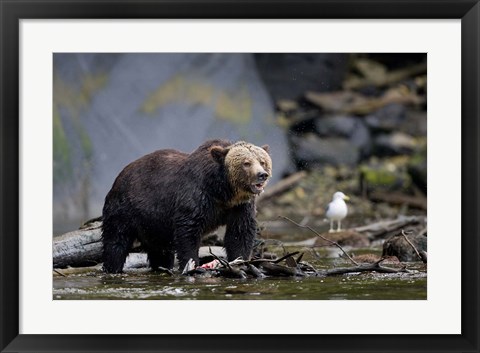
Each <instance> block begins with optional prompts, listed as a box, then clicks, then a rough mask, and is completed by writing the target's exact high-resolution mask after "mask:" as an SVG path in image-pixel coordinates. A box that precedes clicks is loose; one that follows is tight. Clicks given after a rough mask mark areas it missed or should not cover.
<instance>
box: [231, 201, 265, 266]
mask: <svg viewBox="0 0 480 353" xmlns="http://www.w3.org/2000/svg"><path fill="white" fill-rule="evenodd" d="M256 233H257V222H256V220H255V204H254V202H253V201H251V202H249V203H246V204H241V205H238V206H235V207H234V208H232V210H231V212H230V213H229V215H228V218H227V229H226V232H225V240H224V245H225V250H226V251H227V259H228V261H233V260H235V259H236V258H238V257H241V258H243V259H244V260H249V259H250V257H251V256H252V250H253V244H254V241H255V236H256Z"/></svg>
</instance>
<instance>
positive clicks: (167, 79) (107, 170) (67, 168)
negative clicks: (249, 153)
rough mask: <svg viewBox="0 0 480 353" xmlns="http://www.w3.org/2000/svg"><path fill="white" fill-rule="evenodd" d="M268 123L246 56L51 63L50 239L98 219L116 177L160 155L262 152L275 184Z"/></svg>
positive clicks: (56, 59)
mask: <svg viewBox="0 0 480 353" xmlns="http://www.w3.org/2000/svg"><path fill="white" fill-rule="evenodd" d="M274 116H275V112H274V109H273V101H272V99H271V97H270V95H269V93H268V91H267V90H266V88H265V85H264V84H263V82H262V80H261V78H260V77H259V75H258V72H257V68H256V63H255V59H254V55H252V54H208V53H190V54H189V53H183V54H182V53H122V54H102V53H95V54H86V53H62V54H54V56H53V179H54V182H53V224H54V225H53V227H54V233H59V232H60V226H61V225H62V223H64V226H63V229H65V230H68V229H73V228H75V226H76V225H78V224H80V223H81V222H82V221H83V220H85V219H88V218H91V217H92V216H94V215H98V214H101V210H102V207H103V202H104V199H105V195H106V193H107V192H108V190H109V189H110V187H111V186H112V183H113V181H114V180H115V177H116V175H118V173H119V172H120V171H121V170H122V168H123V167H125V166H126V165H127V164H128V163H130V162H132V161H133V160H135V159H137V158H139V157H141V156H142V155H145V154H147V153H150V152H152V151H155V150H158V149H162V148H174V149H179V150H181V151H185V152H191V151H193V150H194V149H195V148H196V147H197V146H199V145H200V144H201V143H202V142H204V141H205V140H206V139H209V138H224V139H231V140H248V141H249V142H252V143H254V144H257V145H263V144H268V145H270V150H271V151H272V158H273V160H274V161H275V162H274V163H275V165H274V171H275V172H274V174H273V178H274V180H273V183H274V182H276V181H278V180H280V178H281V176H282V172H283V170H284V168H287V166H288V165H289V163H290V159H289V156H288V150H287V147H286V146H287V140H286V137H285V133H284V131H283V130H282V129H281V128H280V127H278V126H277V125H276V122H275V118H274Z"/></svg>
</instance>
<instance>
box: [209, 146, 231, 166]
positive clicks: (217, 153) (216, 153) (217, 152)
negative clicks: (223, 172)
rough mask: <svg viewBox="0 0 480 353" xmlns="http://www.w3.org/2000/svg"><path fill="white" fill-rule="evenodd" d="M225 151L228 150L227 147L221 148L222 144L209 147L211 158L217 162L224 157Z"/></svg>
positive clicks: (220, 161)
mask: <svg viewBox="0 0 480 353" xmlns="http://www.w3.org/2000/svg"><path fill="white" fill-rule="evenodd" d="M227 152H228V149H227V148H223V147H222V146H212V147H211V148H210V153H211V154H212V157H213V159H214V160H216V161H217V162H219V163H223V160H224V159H225V156H226V155H227Z"/></svg>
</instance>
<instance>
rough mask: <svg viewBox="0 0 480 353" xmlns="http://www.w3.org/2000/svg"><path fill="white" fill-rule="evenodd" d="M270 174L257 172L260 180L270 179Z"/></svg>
mask: <svg viewBox="0 0 480 353" xmlns="http://www.w3.org/2000/svg"><path fill="white" fill-rule="evenodd" d="M268 176H269V175H268V173H266V172H259V173H258V174H257V179H258V180H259V181H265V180H267V179H268Z"/></svg>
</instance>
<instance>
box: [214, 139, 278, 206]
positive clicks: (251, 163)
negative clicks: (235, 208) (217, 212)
mask: <svg viewBox="0 0 480 353" xmlns="http://www.w3.org/2000/svg"><path fill="white" fill-rule="evenodd" d="M214 149H215V150H214ZM268 152H269V147H268V145H265V146H262V147H258V146H255V145H253V144H251V143H247V142H244V141H240V142H236V143H235V144H233V145H231V146H229V147H227V148H222V147H214V148H212V154H214V153H216V154H224V156H225V157H224V158H225V159H224V164H225V167H226V170H227V173H228V178H229V181H230V184H231V185H232V187H233V189H234V194H235V197H234V202H233V203H234V204H235V203H237V204H238V203H242V202H247V201H248V200H249V199H251V197H252V196H253V195H258V194H260V193H262V192H263V190H264V188H265V186H266V185H267V183H268V180H269V179H270V177H271V176H272V159H271V158H270V155H269V154H268ZM225 153H226V154H225Z"/></svg>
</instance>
